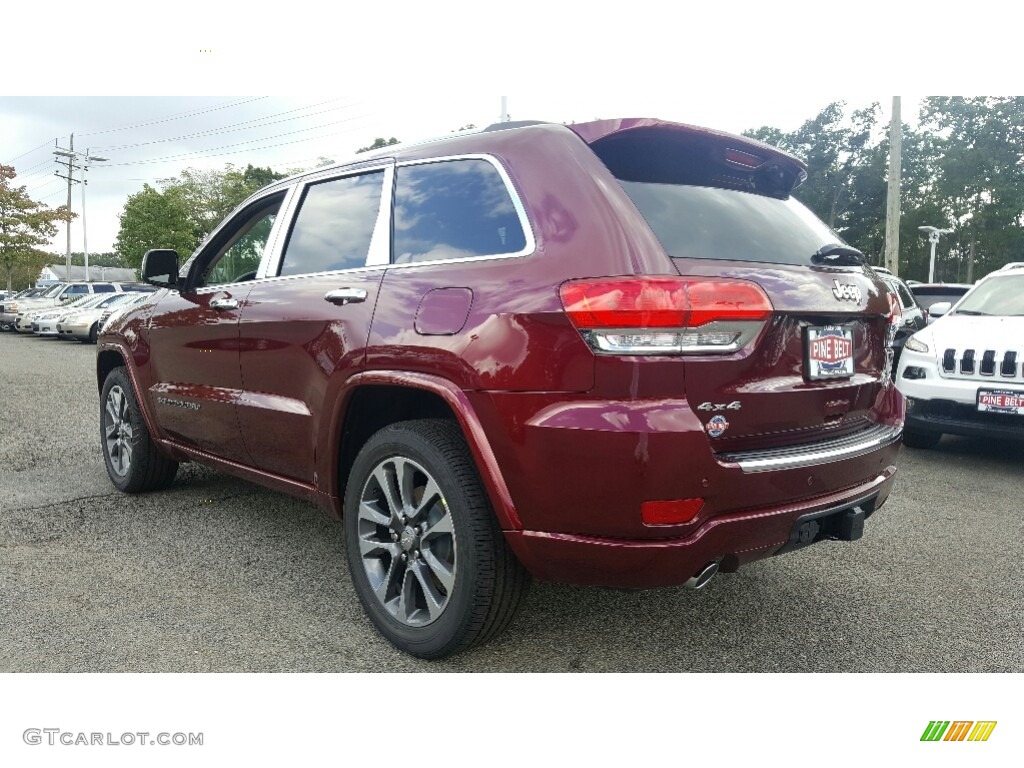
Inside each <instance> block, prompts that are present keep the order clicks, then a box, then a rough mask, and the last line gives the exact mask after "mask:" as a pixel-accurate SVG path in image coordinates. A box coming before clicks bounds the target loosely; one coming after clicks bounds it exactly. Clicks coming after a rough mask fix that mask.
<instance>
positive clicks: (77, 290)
mask: <svg viewBox="0 0 1024 768" xmlns="http://www.w3.org/2000/svg"><path fill="white" fill-rule="evenodd" d="M88 292H89V286H87V285H72V286H71V287H70V288H68V292H67V293H66V294H64V295H65V296H71V295H73V294H81V293H88Z"/></svg>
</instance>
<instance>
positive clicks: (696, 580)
mask: <svg viewBox="0 0 1024 768" xmlns="http://www.w3.org/2000/svg"><path fill="white" fill-rule="evenodd" d="M716 573H718V562H717V561H712V562H710V563H708V564H707V565H705V566H704V567H703V568H701V569H700V570H699V571H697V572H696V573H695V574H694V575H693V576H691V577H690V578H688V579H687V580H686V582H685V583H684V584H683V586H684V587H686V588H687V589H700V588H701V587H703V586H704V585H705V584H707V583H708V582H709V581H711V579H713V578H714V577H715V574H716Z"/></svg>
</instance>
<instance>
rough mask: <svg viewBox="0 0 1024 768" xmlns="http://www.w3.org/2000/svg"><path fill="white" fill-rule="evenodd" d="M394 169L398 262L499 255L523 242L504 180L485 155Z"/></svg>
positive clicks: (514, 250)
mask: <svg viewBox="0 0 1024 768" xmlns="http://www.w3.org/2000/svg"><path fill="white" fill-rule="evenodd" d="M395 173H396V181H395V241H394V260H395V261H396V262H412V261H435V260H437V259H458V258H465V257H468V256H498V255H501V254H507V253H519V252H521V251H523V249H525V248H526V235H525V234H524V233H523V228H522V226H521V224H520V223H519V217H518V215H517V214H516V209H515V206H514V205H513V204H512V198H511V197H510V196H509V192H508V189H507V188H506V187H505V182H504V181H503V180H502V178H501V174H499V173H498V171H497V169H496V168H495V167H494V166H493V165H491V164H490V163H489V162H487V161H486V160H447V161H445V162H440V163H427V164H424V165H411V166H406V167H400V168H398V169H397V170H396V171H395Z"/></svg>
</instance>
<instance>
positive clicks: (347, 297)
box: [324, 288, 366, 306]
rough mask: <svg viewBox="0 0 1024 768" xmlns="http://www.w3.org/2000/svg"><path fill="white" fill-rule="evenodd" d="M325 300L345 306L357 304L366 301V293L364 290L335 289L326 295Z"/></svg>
mask: <svg viewBox="0 0 1024 768" xmlns="http://www.w3.org/2000/svg"><path fill="white" fill-rule="evenodd" d="M324 300H325V301H329V302H331V304H337V305H338V306H344V305H345V304H357V303H359V302H361V301H366V291H364V290H363V289H362V288H335V289H334V290H333V291H328V292H327V293H325V294H324Z"/></svg>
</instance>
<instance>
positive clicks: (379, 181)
mask: <svg viewBox="0 0 1024 768" xmlns="http://www.w3.org/2000/svg"><path fill="white" fill-rule="evenodd" d="M383 186H384V173H383V171H376V172H374V173H364V174H362V175H360V176H346V177H345V178H342V179H332V180H330V181H322V182H320V183H319V184H313V185H312V186H310V187H309V189H307V190H306V195H305V197H304V198H303V200H302V206H301V207H300V208H299V213H298V216H297V217H296V219H295V225H294V226H293V227H292V233H291V237H289V238H288V245H287V247H286V248H285V251H284V259H283V262H282V264H281V274H282V275H303V274H309V273H311V272H330V271H333V270H337V269H352V268H354V267H361V266H364V265H365V264H366V256H367V254H368V253H369V251H370V241H371V239H372V238H373V230H374V227H375V225H376V223H377V214H378V212H379V210H380V196H381V190H382V189H383Z"/></svg>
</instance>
